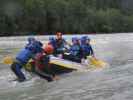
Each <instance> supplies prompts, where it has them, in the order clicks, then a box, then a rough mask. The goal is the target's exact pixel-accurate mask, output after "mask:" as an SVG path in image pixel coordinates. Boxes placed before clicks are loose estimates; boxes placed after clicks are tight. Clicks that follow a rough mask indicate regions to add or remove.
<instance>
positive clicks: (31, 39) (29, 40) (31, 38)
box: [28, 37, 36, 43]
mask: <svg viewBox="0 0 133 100" xmlns="http://www.w3.org/2000/svg"><path fill="white" fill-rule="evenodd" d="M35 40H36V39H35V38H34V37H29V38H28V42H29V43H31V42H32V41H35Z"/></svg>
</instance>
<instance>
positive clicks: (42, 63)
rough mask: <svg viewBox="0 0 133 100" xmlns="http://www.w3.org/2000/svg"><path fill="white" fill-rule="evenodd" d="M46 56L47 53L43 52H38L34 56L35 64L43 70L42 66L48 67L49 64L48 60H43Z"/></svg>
mask: <svg viewBox="0 0 133 100" xmlns="http://www.w3.org/2000/svg"><path fill="white" fill-rule="evenodd" d="M46 57H47V55H45V54H43V53H38V54H37V55H36V57H35V66H36V67H37V68H38V69H40V70H43V69H44V67H48V66H49V61H48V60H45V59H46Z"/></svg>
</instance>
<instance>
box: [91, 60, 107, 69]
mask: <svg viewBox="0 0 133 100" xmlns="http://www.w3.org/2000/svg"><path fill="white" fill-rule="evenodd" d="M89 60H90V64H91V65H94V66H95V67H98V68H101V67H105V66H106V65H107V64H106V63H105V62H104V61H102V60H98V59H95V58H94V57H90V58H89Z"/></svg>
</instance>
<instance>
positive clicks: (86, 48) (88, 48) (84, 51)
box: [81, 44, 94, 58]
mask: <svg viewBox="0 0 133 100" xmlns="http://www.w3.org/2000/svg"><path fill="white" fill-rule="evenodd" d="M81 49H82V54H83V57H84V58H86V57H87V56H89V55H93V54H94V52H93V49H92V47H91V45H89V44H82V45H81Z"/></svg>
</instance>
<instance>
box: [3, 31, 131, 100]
mask: <svg viewBox="0 0 133 100" xmlns="http://www.w3.org/2000/svg"><path fill="white" fill-rule="evenodd" d="M70 37H72V36H66V38H67V39H68V40H69V39H70ZM90 37H91V38H92V40H93V42H92V44H93V48H94V51H95V53H96V56H97V58H99V59H102V60H104V61H106V62H108V63H109V64H110V66H109V68H106V69H103V70H97V71H90V72H72V73H69V74H66V75H63V76H61V79H60V80H58V81H54V82H51V83H47V82H46V81H45V80H43V79H40V78H38V77H37V76H35V75H31V74H29V73H27V72H25V73H26V76H27V77H28V79H29V81H26V82H23V83H17V82H12V81H10V80H12V79H14V78H15V76H14V74H13V73H12V72H11V71H10V67H9V65H4V64H2V62H1V63H0V100H133V34H127V33H125V34H109V35H90ZM36 38H38V39H39V40H41V41H43V42H45V41H47V40H48V37H46V36H44V37H42V36H38V37H36ZM26 39H27V37H10V38H7V37H3V38H1V39H0V59H1V61H2V59H3V58H4V57H5V56H7V55H8V56H15V54H16V52H18V49H19V48H22V47H23V46H24V44H25V43H26Z"/></svg>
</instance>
